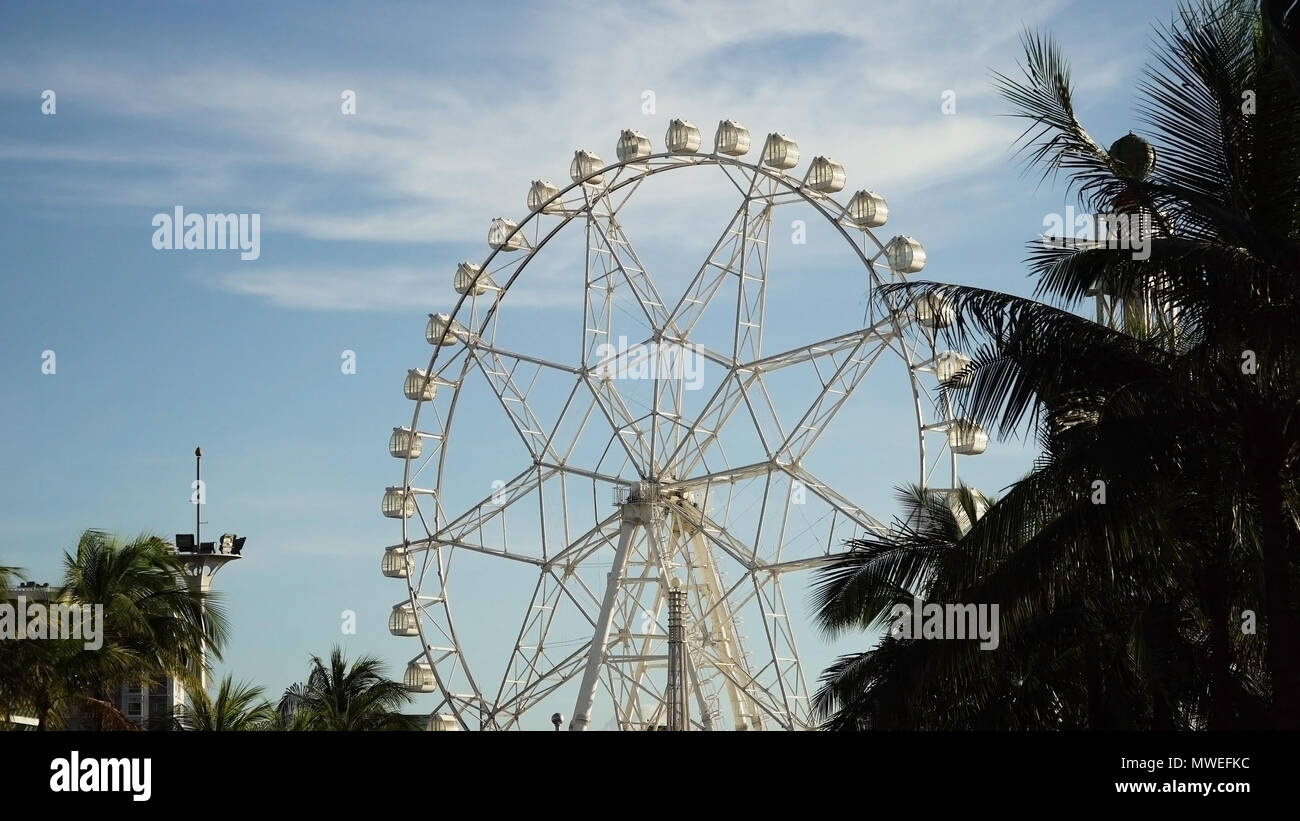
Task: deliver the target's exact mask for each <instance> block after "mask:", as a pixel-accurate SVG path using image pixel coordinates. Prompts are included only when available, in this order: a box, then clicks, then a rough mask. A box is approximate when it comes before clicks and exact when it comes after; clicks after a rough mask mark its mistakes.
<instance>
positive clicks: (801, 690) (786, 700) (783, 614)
mask: <svg viewBox="0 0 1300 821" xmlns="http://www.w3.org/2000/svg"><path fill="white" fill-rule="evenodd" d="M753 578H754V588H755V590H757V591H758V598H759V605H760V606H761V607H762V610H763V629H764V632H765V633H766V634H767V642H768V648H769V649H770V650H771V652H772V666H771V671H772V673H773V675H774V683H775V685H776V687H775V691H776V692H778V693H780V696H781V700H780V704H781V706H782V712H783V713H784V714H785V716H786V721H787V728H788V729H792V728H793V726H794V725H798V726H807V725H808V723H809V722H808V716H809V714H810V712H811V710H810V706H811V702H810V700H809V698H808V683H807V681H806V680H805V679H804V675H803V667H802V666H801V665H800V663H799V649H798V647H797V646H796V644H795V639H794V632H793V630H792V629H791V626H790V613H789V610H788V608H787V607H786V603H785V594H784V593H783V592H782V590H781V580H780V577H779V576H777V575H776V574H768V576H767V579H766V580H760V579H759V577H758V575H757V574H755V575H754V577H753ZM767 692H769V693H771V692H772V689H768V690H767Z"/></svg>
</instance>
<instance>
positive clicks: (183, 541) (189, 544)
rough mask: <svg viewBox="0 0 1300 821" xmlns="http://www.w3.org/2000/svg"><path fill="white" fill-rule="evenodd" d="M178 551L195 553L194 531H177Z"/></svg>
mask: <svg viewBox="0 0 1300 821" xmlns="http://www.w3.org/2000/svg"><path fill="white" fill-rule="evenodd" d="M176 551H177V552H178V553H193V552H194V534H193V533H177V534H176Z"/></svg>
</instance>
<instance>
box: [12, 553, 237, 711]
mask: <svg viewBox="0 0 1300 821" xmlns="http://www.w3.org/2000/svg"><path fill="white" fill-rule="evenodd" d="M184 570H185V568H184V565H183V564H182V563H181V562H180V560H179V558H178V557H177V556H176V554H175V552H174V551H173V550H172V548H171V546H170V545H168V544H167V543H166V542H164V541H162V540H161V539H159V538H157V537H156V536H150V535H147V534H145V535H141V536H139V537H137V538H136V539H134V540H132V541H130V542H125V543H123V542H120V541H119V540H117V539H116V538H115V537H113V536H111V535H109V534H106V533H103V532H101V531H98V530H87V531H86V532H85V533H83V534H82V536H81V538H80V540H79V541H78V543H77V549H76V553H75V554H64V580H63V587H62V588H61V591H60V594H59V600H60V601H61V602H65V603H71V604H85V605H91V606H102V607H103V626H102V627H103V635H102V646H101V647H100V648H99V649H96V650H89V649H86V647H85V645H84V642H82V641H80V640H74V639H65V640H58V641H55V640H48V641H40V642H5V643H3V645H0V670H3V674H0V714H14V713H25V714H30V715H33V716H34V717H35V718H36V719H37V720H38V722H39V725H38V729H46V728H47V727H50V726H55V727H59V726H64V725H65V724H66V722H67V720H68V718H69V717H70V716H71V714H73V713H74V712H78V711H80V712H82V713H84V714H86V715H87V717H89V718H90V719H92V720H93V721H94V722H95V723H97V724H98V725H99V726H100V727H101V728H104V729H126V728H130V727H131V726H132V725H131V724H130V723H129V722H128V721H127V719H126V718H125V717H124V716H123V715H122V714H121V713H120V712H119V711H118V710H117V709H116V708H115V707H114V706H113V703H112V701H111V699H110V698H109V694H110V693H111V692H113V691H114V690H116V689H117V688H119V687H121V686H122V685H123V684H128V683H129V684H141V685H145V686H151V685H155V684H158V683H160V682H161V681H162V680H163V679H164V678H165V677H167V676H171V677H174V678H176V679H177V680H178V681H180V682H182V683H183V684H184V685H185V686H186V688H187V689H188V690H190V691H191V692H193V691H196V690H198V689H199V688H198V687H197V686H196V685H197V682H198V678H199V675H198V673H199V666H200V663H201V659H202V658H203V652H202V650H203V646H204V644H206V645H207V647H208V649H209V652H211V654H212V656H213V657H214V658H216V659H220V657H221V655H220V653H221V647H222V645H223V644H224V642H225V639H226V633H227V628H226V619H225V613H224V610H223V608H222V607H221V606H220V605H219V604H218V603H217V602H216V600H215V598H214V597H213V594H211V593H204V592H201V591H199V590H197V589H194V588H191V587H190V586H189V585H188V584H187V582H186V580H185V573H184ZM205 608H206V610H205Z"/></svg>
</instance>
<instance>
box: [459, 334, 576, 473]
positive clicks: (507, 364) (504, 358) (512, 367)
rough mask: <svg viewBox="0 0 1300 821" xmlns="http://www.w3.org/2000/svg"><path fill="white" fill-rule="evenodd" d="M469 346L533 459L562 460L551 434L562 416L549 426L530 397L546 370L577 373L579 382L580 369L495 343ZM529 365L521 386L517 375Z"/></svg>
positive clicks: (479, 367)
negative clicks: (548, 458)
mask: <svg viewBox="0 0 1300 821" xmlns="http://www.w3.org/2000/svg"><path fill="white" fill-rule="evenodd" d="M468 347H469V350H470V352H471V356H472V357H473V358H474V360H475V362H476V364H477V365H478V370H479V372H481V373H482V374H483V376H484V377H485V378H486V379H487V382H488V384H489V385H490V386H491V388H492V392H493V393H494V394H495V395H496V397H497V400H498V401H499V402H500V403H501V407H502V409H504V410H505V412H506V415H507V416H508V417H509V418H510V422H511V424H513V425H514V428H515V430H516V431H517V432H518V434H519V438H520V440H521V441H522V442H523V444H524V447H525V448H527V450H528V453H529V455H531V456H532V457H533V459H539V458H541V457H542V456H543V455H546V456H549V457H551V458H552V459H554V460H556V461H559V457H558V456H557V454H556V453H555V451H554V449H553V448H552V447H551V444H550V435H551V434H552V432H553V431H554V430H555V428H556V427H557V426H558V425H559V424H560V420H559V419H557V420H556V421H555V423H554V424H552V425H550V426H549V427H548V426H547V425H546V424H545V423H543V422H542V421H541V420H540V419H538V418H537V415H536V413H535V412H534V410H533V407H532V405H530V404H529V402H528V398H529V396H530V395H531V394H532V392H533V391H534V389H536V388H537V386H538V384H539V378H540V377H541V375H542V374H543V373H544V372H552V371H553V372H558V373H563V374H566V375H568V376H571V377H573V379H574V381H575V382H576V380H577V379H578V378H579V371H578V370H577V369H576V368H571V367H567V366H565V365H561V364H558V363H555V362H548V361H546V360H544V359H539V358H537V357H531V356H527V355H525V354H519V353H514V352H511V351H506V350H502V349H500V348H496V347H493V346H491V345H486V344H479V343H471V344H470V345H469V346H468ZM525 367H527V368H531V373H525V374H523V376H524V380H525V384H524V385H522V386H521V385H520V384H519V382H518V381H516V378H515V377H516V374H518V373H520V369H521V368H525Z"/></svg>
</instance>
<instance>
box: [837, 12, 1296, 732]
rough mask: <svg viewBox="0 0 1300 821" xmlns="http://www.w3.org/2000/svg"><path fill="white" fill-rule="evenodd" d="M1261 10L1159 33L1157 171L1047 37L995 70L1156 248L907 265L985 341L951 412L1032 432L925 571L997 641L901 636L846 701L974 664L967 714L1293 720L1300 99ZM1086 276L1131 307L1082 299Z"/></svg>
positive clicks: (1054, 162) (1107, 203)
mask: <svg viewBox="0 0 1300 821" xmlns="http://www.w3.org/2000/svg"><path fill="white" fill-rule="evenodd" d="M1259 23H1260V21H1259V15H1258V13H1257V11H1255V10H1254V8H1253V7H1252V6H1250V5H1249V4H1246V3H1241V2H1227V3H1222V4H1218V5H1211V4H1208V3H1201V4H1199V5H1197V6H1194V7H1185V8H1183V9H1182V10H1180V12H1179V15H1178V17H1177V18H1176V20H1175V21H1174V23H1173V24H1172V25H1170V26H1168V27H1165V28H1162V29H1160V30H1159V33H1158V45H1159V51H1158V53H1157V55H1156V60H1155V63H1154V64H1153V65H1152V67H1151V68H1150V69H1149V70H1148V74H1147V79H1146V81H1145V82H1144V83H1143V84H1142V86H1141V88H1140V92H1141V94H1142V97H1143V102H1142V104H1141V106H1140V111H1141V112H1142V114H1143V116H1144V118H1145V119H1146V121H1147V122H1148V124H1149V125H1150V127H1151V136H1152V140H1153V142H1155V143H1156V144H1157V149H1158V156H1159V158H1160V161H1159V163H1158V164H1157V165H1156V166H1155V168H1154V170H1153V171H1152V170H1151V169H1150V168H1147V167H1142V166H1143V165H1144V164H1143V163H1141V162H1138V163H1134V161H1133V159H1132V158H1131V157H1129V156H1126V154H1125V152H1123V151H1121V150H1118V149H1119V148H1122V147H1123V146H1113V147H1112V148H1113V149H1116V150H1115V151H1114V153H1112V151H1108V150H1106V149H1103V148H1102V147H1101V145H1100V144H1099V143H1098V142H1096V141H1095V140H1094V139H1093V138H1092V137H1091V136H1090V135H1089V134H1088V132H1087V131H1086V130H1085V129H1084V128H1083V126H1082V125H1081V124H1080V123H1079V121H1078V119H1077V117H1076V115H1075V109H1074V102H1073V94H1072V87H1071V82H1070V78H1069V69H1068V65H1067V64H1066V62H1065V60H1064V59H1063V58H1062V56H1061V54H1060V53H1059V50H1058V49H1057V47H1056V46H1055V44H1054V43H1053V42H1052V41H1051V40H1050V39H1049V38H1047V37H1045V36H1040V35H1032V34H1030V35H1026V37H1025V52H1026V61H1025V65H1024V76H1023V78H1020V79H1013V78H1010V77H1006V76H1001V75H1000V76H999V80H998V83H999V87H1000V90H1001V92H1002V93H1003V94H1004V96H1006V97H1007V98H1008V99H1009V100H1010V101H1011V102H1012V103H1013V104H1014V105H1015V106H1016V107H1017V109H1018V116H1021V117H1024V118H1026V119H1027V120H1028V121H1029V122H1030V126H1029V128H1028V130H1027V131H1026V133H1025V135H1024V146H1025V147H1026V148H1027V149H1029V151H1030V159H1031V162H1032V163H1033V164H1036V165H1039V166H1040V167H1042V168H1043V172H1044V174H1045V175H1051V174H1055V173H1057V172H1060V171H1065V172H1067V174H1068V177H1069V183H1070V187H1071V189H1072V190H1075V191H1077V192H1078V194H1079V196H1080V198H1081V200H1082V202H1083V204H1084V205H1085V207H1086V208H1087V209H1088V210H1091V211H1093V212H1096V213H1101V212H1112V211H1130V212H1134V213H1137V214H1139V215H1143V216H1145V217H1147V218H1149V219H1150V220H1151V224H1152V225H1153V228H1152V230H1151V232H1150V234H1149V242H1150V245H1149V251H1150V253H1149V256H1148V257H1147V258H1145V259H1139V258H1137V255H1135V254H1133V253H1132V252H1131V250H1127V249H1122V248H1115V247H1105V245H1100V244H1098V243H1094V242H1088V241H1077V240H1070V239H1068V238H1067V239H1056V240H1053V241H1050V242H1046V243H1035V244H1034V245H1033V246H1031V247H1032V251H1031V254H1030V259H1029V262H1030V268H1031V272H1032V273H1033V274H1034V275H1035V276H1036V278H1037V280H1038V286H1037V291H1036V293H1035V296H1036V297H1037V300H1028V299H1022V298H1019V297H1014V296H1010V295H1006V294H1001V293H996V292H991V291H986V290H981V289H976V288H969V287H961V286H953V285H941V284H938V283H916V284H911V285H906V286H901V287H902V288H905V289H907V290H908V294H907V295H908V296H920V295H922V294H929V295H931V296H937V297H941V298H944V299H947V300H949V301H950V302H951V303H952V305H953V307H954V308H955V310H956V312H957V315H958V321H957V323H956V324H955V326H954V327H953V328H951V329H950V331H949V332H948V336H949V338H950V341H951V342H952V343H953V344H955V345H962V346H974V351H973V352H974V362H973V364H972V366H971V368H970V369H969V372H968V373H966V374H964V375H963V376H962V379H961V384H963V385H966V386H967V387H965V388H964V389H962V390H955V389H954V390H951V391H950V394H951V395H952V396H953V398H954V402H955V404H956V406H957V408H958V411H959V413H960V415H961V416H964V417H966V418H970V419H973V420H975V421H977V422H979V423H981V424H983V425H985V426H987V427H991V428H994V429H996V430H997V431H998V433H999V434H1001V435H1003V436H1009V435H1014V434H1016V433H1018V432H1020V431H1022V430H1025V429H1028V430H1030V431H1032V432H1033V433H1034V434H1035V435H1036V436H1037V437H1038V440H1039V442H1040V445H1041V447H1042V451H1043V452H1042V456H1041V458H1040V459H1039V461H1038V462H1037V463H1036V464H1035V466H1034V468H1033V470H1032V471H1031V472H1030V474H1029V475H1028V476H1026V477H1025V478H1024V479H1022V480H1020V481H1019V482H1017V483H1015V484H1014V485H1013V486H1012V487H1011V488H1009V489H1008V491H1007V492H1006V494H1005V495H1004V496H1003V498H1002V499H1001V500H1000V501H999V502H998V503H997V504H996V505H994V506H993V508H992V509H990V510H989V512H988V513H987V515H986V516H984V517H983V518H982V519H981V520H980V521H979V522H977V523H976V524H975V526H974V527H973V528H972V529H971V531H970V532H969V533H967V534H966V535H964V536H963V537H962V538H961V539H960V541H959V542H958V543H957V544H956V545H955V549H953V550H951V551H949V552H947V553H945V554H944V555H945V557H946V558H945V561H944V562H943V563H942V564H941V565H940V566H939V567H938V568H937V569H936V571H935V580H934V581H933V582H932V585H933V586H934V588H935V589H936V590H939V591H942V594H943V595H958V596H961V597H963V598H961V599H960V600H961V601H968V602H976V601H986V602H998V603H1000V605H1001V612H1002V631H1003V643H1002V649H1001V650H1000V651H999V653H998V654H997V655H999V656H1004V655H1005V659H999V660H998V661H996V662H994V661H992V660H990V659H978V657H976V659H975V660H972V659H971V658H969V657H968V656H969V655H970V654H969V653H962V652H960V651H959V650H954V649H952V648H951V647H948V646H933V647H922V648H908V647H895V646H893V645H892V644H890V643H889V642H888V641H886V642H884V643H882V646H881V652H880V653H879V656H878V657H871V658H868V659H859V660H857V663H856V664H849V663H847V662H844V661H843V660H842V664H841V665H840V668H841V669H838V670H836V671H832V672H834V673H836V674H837V675H838V676H839V677H840V678H842V679H844V680H846V681H847V680H848V679H847V678H846V677H848V676H851V675H852V676H859V681H862V682H865V683H866V685H867V689H866V690H862V689H859V690H853V689H848V690H845V689H843V688H841V689H840V690H839V691H831V690H827V692H826V695H825V696H824V697H823V698H822V701H821V703H822V704H823V705H824V706H827V707H828V708H829V709H830V710H831V711H832V712H831V714H832V715H834V714H835V713H837V712H844V713H845V715H846V716H849V715H852V714H853V709H855V708H854V703H855V701H856V700H859V699H868V701H869V699H870V698H876V697H877V696H879V697H880V698H885V697H887V696H888V694H889V692H890V691H889V689H888V688H889V687H891V686H892V687H894V688H895V689H897V685H898V682H899V681H901V680H904V679H907V678H908V677H910V680H916V681H922V682H930V684H931V686H930V690H935V689H936V688H939V686H940V683H941V682H942V681H943V680H944V677H945V676H949V677H951V676H961V675H966V676H967V679H965V680H963V683H964V684H968V685H970V686H969V687H968V688H967V690H966V691H965V692H966V693H967V698H966V700H967V702H968V703H967V705H966V706H967V708H968V709H967V711H966V712H965V713H962V715H964V716H965V718H964V719H963V720H964V721H973V720H974V717H976V716H980V715H984V716H987V715H990V714H991V713H990V711H989V710H990V708H992V707H994V706H996V705H997V704H998V703H999V702H1000V703H1002V704H1004V705H1019V707H1018V708H1017V709H1018V712H1017V713H1016V714H1015V715H1004V716H1003V717H1002V719H1001V726H1083V727H1093V728H1104V727H1105V728H1109V727H1155V728H1161V727H1170V728H1172V727H1188V728H1201V727H1219V728H1226V727H1243V726H1259V725H1261V724H1266V725H1267V726H1272V727H1276V728H1291V729H1294V728H1297V727H1300V653H1298V652H1297V651H1298V650H1300V619H1298V618H1297V612H1296V607H1297V601H1300V596H1297V595H1296V594H1295V591H1296V590H1297V584H1300V574H1298V572H1297V571H1298V570H1300V555H1298V550H1300V411H1298V408H1300V350H1297V346H1298V345H1300V335H1297V334H1296V333H1295V330H1294V328H1295V320H1294V317H1295V316H1296V315H1297V311H1300V282H1298V281H1297V280H1296V277H1295V272H1296V270H1297V262H1300V244H1297V239H1298V237H1297V232H1300V196H1298V194H1300V190H1298V189H1300V95H1298V94H1297V91H1296V88H1295V87H1294V86H1292V85H1291V83H1290V80H1289V77H1288V75H1287V74H1286V69H1285V67H1284V66H1283V64H1282V61H1281V59H1280V57H1279V56H1278V54H1277V53H1276V51H1275V49H1274V46H1273V45H1272V44H1271V42H1270V40H1269V39H1268V38H1267V37H1266V36H1265V35H1264V33H1262V32H1263V29H1262V28H1261V26H1260V25H1259ZM1129 145H1130V146H1132V145H1137V146H1139V147H1140V146H1141V145H1142V144H1141V143H1140V142H1138V143H1134V142H1133V141H1131V140H1130V141H1129ZM1148 172H1149V173H1148ZM1097 290H1100V291H1102V292H1103V293H1109V294H1114V295H1118V297H1117V298H1118V299H1119V300H1120V301H1121V302H1122V303H1123V304H1124V305H1125V306H1126V310H1125V311H1124V313H1125V314H1127V316H1126V317H1125V321H1124V322H1121V323H1110V324H1107V325H1103V324H1099V323H1097V322H1092V321H1090V320H1088V319H1085V318H1083V317H1081V316H1079V315H1077V314H1075V313H1074V312H1073V309H1074V308H1076V307H1077V306H1078V305H1079V304H1080V302H1081V300H1082V299H1083V298H1084V297H1085V296H1087V295H1089V294H1090V293H1093V292H1095V291H1097ZM884 298H885V299H895V300H896V299H897V298H898V295H897V291H896V290H895V291H887V292H886V293H885V295H884ZM1153 303H1154V304H1155V305H1156V306H1157V308H1158V310H1155V311H1152V310H1150V306H1151V305H1152V304H1153ZM1168 316H1173V317H1175V318H1176V320H1175V322H1173V323H1172V324H1171V323H1169V322H1163V323H1162V322H1158V321H1155V320H1156V319H1158V318H1160V317H1168ZM1115 325H1118V327H1114V326H1115ZM1252 363H1266V364H1263V365H1259V366H1258V367H1248V366H1249V365H1251V364H1252ZM948 387H949V388H954V387H955V386H954V385H950V386H948ZM1099 481H1100V482H1103V483H1104V484H1102V485H1101V486H1100V487H1102V488H1104V494H1105V495H1104V503H1097V500H1096V498H1095V496H1093V493H1095V489H1096V488H1097V487H1098V485H1096V484H1095V483H1097V482H1099ZM894 572H897V571H894ZM891 578H892V577H891ZM1248 610H1249V611H1260V619H1259V622H1260V630H1259V633H1260V635H1259V636H1255V635H1253V634H1250V633H1249V632H1246V631H1243V630H1241V629H1239V625H1241V624H1242V623H1243V621H1241V619H1242V615H1243V611H1248ZM951 644H953V643H950V642H939V643H937V645H951ZM868 662H869V663H868ZM891 665H892V666H891ZM869 668H870V669H869ZM868 674H869V675H868ZM1006 674H1009V675H1010V678H1005V677H1000V676H1005V675H1006ZM863 676H866V677H865V678H864V677H863ZM870 676H876V678H871V677H870ZM882 677H883V678H882ZM953 680H959V679H953ZM834 682H835V679H832V680H831V682H830V683H831V684H834ZM926 692H928V691H926ZM1044 694H1046V695H1044ZM846 711H847V712H846ZM832 723H834V722H832ZM967 726H969V724H968V725H967Z"/></svg>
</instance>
